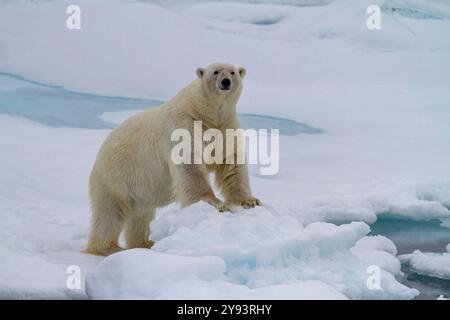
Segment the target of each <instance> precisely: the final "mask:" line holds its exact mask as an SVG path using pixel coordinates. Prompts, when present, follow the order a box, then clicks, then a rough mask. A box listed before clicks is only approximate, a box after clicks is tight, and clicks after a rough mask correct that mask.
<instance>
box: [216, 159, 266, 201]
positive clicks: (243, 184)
mask: <svg viewBox="0 0 450 320" xmlns="http://www.w3.org/2000/svg"><path fill="white" fill-rule="evenodd" d="M216 183H217V185H218V186H219V187H220V189H221V191H222V193H223V195H224V197H225V204H226V205H227V206H242V207H243V208H245V209H249V208H254V207H256V206H261V205H262V203H261V201H260V200H259V199H257V198H255V197H254V196H252V194H251V191H250V183H249V179H248V171H247V166H246V165H242V164H222V165H218V166H217V167H216Z"/></svg>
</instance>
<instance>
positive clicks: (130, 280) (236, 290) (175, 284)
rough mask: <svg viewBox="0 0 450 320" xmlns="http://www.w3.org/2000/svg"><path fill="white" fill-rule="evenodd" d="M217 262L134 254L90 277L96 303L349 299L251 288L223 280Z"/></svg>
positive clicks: (304, 290)
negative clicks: (103, 301)
mask: <svg viewBox="0 0 450 320" xmlns="http://www.w3.org/2000/svg"><path fill="white" fill-rule="evenodd" d="M224 271H225V263H224V262H223V260H222V259H220V258H219V257H213V256H209V257H208V256H204V257H183V256H176V255H171V254H166V253H162V252H156V251H153V250H150V251H149V250H145V249H134V250H127V251H124V252H121V253H118V254H114V255H112V256H110V257H108V258H106V259H105V260H103V262H102V263H100V265H99V266H98V267H97V268H96V269H95V271H94V272H92V273H91V274H90V275H89V276H88V277H87V280H86V281H87V282H86V292H87V294H88V296H89V297H90V298H93V299H345V296H344V295H342V294H341V293H339V292H338V291H336V290H334V289H333V288H332V287H330V286H327V285H326V284H324V283H322V282H319V281H305V282H302V283H298V284H292V285H273V286H267V287H264V288H256V289H249V288H248V287H246V286H244V285H239V284H233V283H229V282H227V281H225V278H224Z"/></svg>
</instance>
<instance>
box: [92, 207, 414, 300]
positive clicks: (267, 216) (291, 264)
mask: <svg viewBox="0 0 450 320" xmlns="http://www.w3.org/2000/svg"><path fill="white" fill-rule="evenodd" d="M151 228H152V237H153V239H154V240H157V242H156V244H155V246H154V247H153V249H152V250H150V251H146V250H138V251H131V252H124V253H120V254H117V255H113V256H111V257H110V258H107V259H105V260H104V262H102V264H100V266H99V267H98V268H97V269H95V270H94V272H93V273H91V274H90V275H89V276H88V277H87V282H86V288H87V293H88V295H89V296H90V297H92V298H96V299H103V298H143V299H146V298H151V299H155V298H183V297H188V296H189V297H192V295H193V296H195V297H197V298H203V297H208V298H215V299H216V298H217V299H223V298H260V297H261V298H262V297H265V298H280V299H305V298H318V299H331V298H332V299H335V298H356V299H385V298H396V299H412V298H413V297H414V296H415V295H417V291H416V290H414V289H409V288H407V287H405V286H403V285H402V284H400V283H399V282H397V280H396V279H395V277H394V275H395V274H397V273H399V269H400V268H399V265H400V264H399V262H398V260H396V258H395V256H393V255H392V253H393V252H395V250H396V249H395V246H394V247H392V246H393V245H392V243H390V242H389V241H388V240H387V239H386V238H383V237H371V238H370V239H366V238H363V237H364V236H365V235H366V234H367V233H368V232H369V231H370V229H369V227H368V225H366V224H365V223H363V222H352V223H350V224H344V225H340V226H338V225H334V224H330V223H311V224H309V225H306V226H303V225H302V224H301V223H300V222H299V221H298V220H296V219H294V218H292V217H289V216H282V215H281V216H280V215H277V214H274V213H271V212H270V211H268V210H267V209H265V208H257V209H253V210H249V211H245V212H244V211H241V212H237V213H226V214H218V213H217V212H215V211H214V210H211V209H210V208H209V206H208V205H204V204H197V205H194V206H191V207H189V208H186V209H183V210H170V209H166V210H164V211H163V212H161V213H160V214H158V216H157V219H156V220H155V221H154V222H153V223H152V226H151ZM361 239H362V240H361ZM358 240H360V242H358ZM352 248H353V249H352ZM368 256H372V258H371V259H368V258H367V257H368ZM369 260H370V261H369ZM372 264H376V265H377V266H379V267H380V269H381V278H382V279H381V280H382V281H381V287H382V290H370V289H368V287H367V278H368V274H367V267H368V266H369V265H372ZM127 266H131V267H130V268H131V269H130V270H128V269H127V268H128V267H127ZM168 266H169V267H168ZM203 268H206V270H208V271H204V270H203ZM160 270H161V271H160ZM147 274H149V275H152V274H154V275H153V276H148V277H147ZM154 277H157V278H158V279H160V280H152V279H153V278H154ZM143 279H146V280H143ZM161 279H163V280H161ZM181 279H185V280H183V281H182V280H181ZM141 282H142V284H141V285H140V284H139V283H141ZM127 283H131V284H130V285H127ZM135 284H136V285H135ZM135 287H136V288H135ZM305 287H308V288H310V289H311V292H312V294H307V295H305V294H304V292H305V291H303V290H304V288H305ZM118 288H121V289H120V290H118ZM266 294H267V295H266Z"/></svg>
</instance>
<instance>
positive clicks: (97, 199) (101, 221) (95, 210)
mask: <svg viewBox="0 0 450 320" xmlns="http://www.w3.org/2000/svg"><path fill="white" fill-rule="evenodd" d="M91 207H92V220H91V232H90V236H89V242H88V244H87V247H86V250H85V251H84V252H85V253H90V254H95V255H101V256H107V255H110V254H113V253H115V252H118V251H120V250H122V248H121V247H120V246H119V235H120V232H121V231H122V227H123V222H124V221H123V214H122V212H121V209H120V207H119V205H118V203H117V200H116V199H115V198H114V197H112V196H111V195H110V194H109V193H108V192H107V191H106V190H105V189H100V190H99V189H97V190H92V189H91Z"/></svg>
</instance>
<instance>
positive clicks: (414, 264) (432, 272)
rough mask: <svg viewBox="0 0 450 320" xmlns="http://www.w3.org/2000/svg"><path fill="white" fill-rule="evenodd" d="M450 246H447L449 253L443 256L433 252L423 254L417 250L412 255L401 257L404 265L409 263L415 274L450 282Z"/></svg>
mask: <svg viewBox="0 0 450 320" xmlns="http://www.w3.org/2000/svg"><path fill="white" fill-rule="evenodd" d="M449 249H450V246H447V252H444V253H442V254H439V253H433V252H421V251H420V250H416V251H414V252H413V253H411V254H405V255H401V256H399V258H400V260H401V261H402V263H408V264H409V265H410V268H411V270H413V271H414V272H416V273H418V274H421V275H424V276H429V277H434V278H439V279H443V280H450V250H449Z"/></svg>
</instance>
